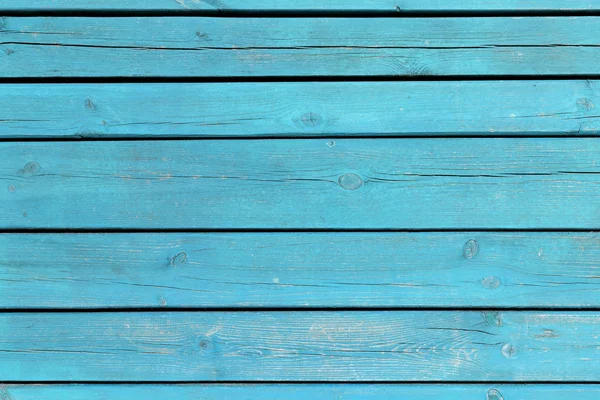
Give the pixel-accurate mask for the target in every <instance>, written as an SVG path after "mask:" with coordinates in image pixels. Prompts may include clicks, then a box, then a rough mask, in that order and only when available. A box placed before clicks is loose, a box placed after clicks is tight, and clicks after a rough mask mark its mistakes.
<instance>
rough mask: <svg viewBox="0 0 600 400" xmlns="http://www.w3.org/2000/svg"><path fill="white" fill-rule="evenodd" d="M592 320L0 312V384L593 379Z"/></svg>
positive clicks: (484, 315)
mask: <svg viewBox="0 0 600 400" xmlns="http://www.w3.org/2000/svg"><path fill="white" fill-rule="evenodd" d="M599 329H600V313H597V312H514V311H513V312H492V311H486V312H477V311H462V312H459V311H422V312H420V311H375V312H373V311H368V312H362V311H361V312H358V311H356V312H349V311H346V312H269V313H266V312H264V313H255V312H239V313H212V312H196V313H190V312H179V313H125V312H122V313H4V314H0V352H1V353H2V361H3V362H2V364H1V365H0V379H1V380H3V381H39V382H41V381H53V382H57V381H78V380H81V381H106V382H110V381H157V380H158V381H163V382H165V381H179V382H182V381H238V380H242V381H261V380H269V381H482V382H489V381H514V382H519V381H529V382H533V381H544V382H554V381H556V382H569V381H571V382H574V381H577V382H585V381H597V380H598V374H599V373H600V339H599V338H598V331H599Z"/></svg>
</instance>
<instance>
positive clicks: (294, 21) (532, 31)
mask: <svg viewBox="0 0 600 400" xmlns="http://www.w3.org/2000/svg"><path fill="white" fill-rule="evenodd" d="M106 22H107V21H106V19H105V18H74V17H51V18H22V17H6V18H4V19H2V23H1V25H2V28H1V30H0V35H2V44H0V54H2V60H3V61H2V63H0V77H13V78H14V77H143V76H155V77H231V76H234V77H252V76H254V77H257V76H258V77H260V76H273V77H276V76H277V77H288V76H391V75H393V76H405V77H406V76H412V77H414V76H448V75H450V76H456V75H458V76H472V75H485V76H490V75H491V76H497V75H548V76H553V75H586V74H587V75H593V74H598V65H599V64H600V46H599V43H600V39H598V38H600V17H545V18H520V17H519V18H434V19H432V18H210V17H204V18H202V17H192V18H190V17H161V18H156V17H154V18H152V17H138V18H133V17H131V18H114V19H111V20H110V23H109V24H107V23H106ZM449 32H451V34H449ZM473 32H477V34H476V35H474V34H473Z"/></svg>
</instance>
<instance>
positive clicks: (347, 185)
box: [338, 173, 363, 190]
mask: <svg viewBox="0 0 600 400" xmlns="http://www.w3.org/2000/svg"><path fill="white" fill-rule="evenodd" d="M338 183H339V185H340V186H341V187H342V188H344V189H346V190H356V189H358V188H359V187H361V186H362V184H363V181H362V179H361V178H360V176H358V175H356V174H352V173H349V174H344V175H342V176H340V179H338Z"/></svg>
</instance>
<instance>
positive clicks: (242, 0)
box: [0, 0, 600, 13]
mask: <svg viewBox="0 0 600 400" xmlns="http://www.w3.org/2000/svg"><path fill="white" fill-rule="evenodd" d="M598 9H600V5H598V3H596V2H594V1H593V0H546V1H543V2H541V1H539V0H478V1H473V0H456V1H452V2H450V1H447V0H399V1H393V0H365V1H353V0H327V1H318V0H308V1H302V2H298V1H292V0H151V1H149V0H128V1H126V2H123V1H117V0H30V1H27V2H22V1H19V0H0V10H9V11H26V10H33V11H42V10H67V11H73V10H83V11H85V10H107V11H131V10H158V11H188V10H201V11H219V12H227V11H236V10H241V11H261V10H264V11H270V10H276V11H295V10H299V11H383V12H386V11H387V12H394V13H402V12H412V11H442V12H446V11H447V12H453V11H471V10H473V11H512V10H527V11H530V10H531V11H540V10H551V11H560V12H567V11H570V10H598Z"/></svg>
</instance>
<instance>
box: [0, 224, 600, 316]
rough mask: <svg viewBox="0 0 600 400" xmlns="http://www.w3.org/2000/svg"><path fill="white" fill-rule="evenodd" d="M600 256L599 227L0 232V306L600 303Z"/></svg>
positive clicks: (572, 306)
mask: <svg viewBox="0 0 600 400" xmlns="http://www.w3.org/2000/svg"><path fill="white" fill-rule="evenodd" d="M24 255H26V256H24ZM599 264H600V241H599V239H598V238H597V235H596V234H595V233H510V232H507V233H486V232H461V233H242V234H239V233H213V234H194V233H187V234H181V233H169V234H142V233H139V234H3V235H0V293H2V296H1V297H0V308H7V309H8V308H20V309H26V308H34V309H43V308H45V309H55V308H81V309H83V308H112V307H115V308H121V307H129V308H138V307H149V308H158V307H170V308H178V307H194V308H198V307H199V308H203V307H213V308H218V307H254V308H256V307H298V308H301V307H367V308H368V307H515V308H518V307H540V308H541V307H550V308H557V307H567V308H575V307H578V308H579V307H592V308H599V307H600V285H598V283H597V280H598V272H597V270H598V265H599Z"/></svg>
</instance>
